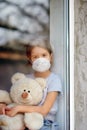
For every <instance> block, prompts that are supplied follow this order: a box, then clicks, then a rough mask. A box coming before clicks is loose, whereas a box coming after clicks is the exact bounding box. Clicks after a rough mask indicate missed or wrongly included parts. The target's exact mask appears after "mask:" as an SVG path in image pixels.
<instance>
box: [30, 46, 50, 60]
mask: <svg viewBox="0 0 87 130" xmlns="http://www.w3.org/2000/svg"><path fill="white" fill-rule="evenodd" d="M37 58H46V59H48V60H49V61H51V60H52V54H50V53H49V52H48V51H47V50H46V49H44V48H41V47H34V48H33V49H32V52H31V61H32V62H33V61H35V60H36V59H37Z"/></svg>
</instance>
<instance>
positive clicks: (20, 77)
mask: <svg viewBox="0 0 87 130" xmlns="http://www.w3.org/2000/svg"><path fill="white" fill-rule="evenodd" d="M23 78H25V75H24V74H23V73H19V72H17V73H15V74H14V75H13V76H12V77H11V82H12V84H14V83H15V82H16V81H18V80H20V79H23Z"/></svg>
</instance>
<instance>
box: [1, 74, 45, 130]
mask: <svg viewBox="0 0 87 130" xmlns="http://www.w3.org/2000/svg"><path fill="white" fill-rule="evenodd" d="M11 81H12V86H11V89H10V93H8V92H7V91H5V90H0V102H5V103H6V104H9V105H8V107H12V106H15V105H17V104H20V105H21V104H24V105H38V104H39V103H40V101H41V99H42V97H43V89H44V88H45V86H46V82H45V80H44V79H42V78H36V79H35V80H34V79H31V78H28V77H26V76H25V75H24V74H22V73H16V74H14V75H13V76H12V79H11ZM11 102H12V103H11ZM42 125H43V116H42V115H41V114H40V113H37V112H32V113H24V114H17V115H16V116H14V117H9V116H7V115H0V126H1V128H2V130H21V129H22V128H23V127H24V126H26V127H27V128H29V129H30V130H39V129H40V128H41V127H42Z"/></svg>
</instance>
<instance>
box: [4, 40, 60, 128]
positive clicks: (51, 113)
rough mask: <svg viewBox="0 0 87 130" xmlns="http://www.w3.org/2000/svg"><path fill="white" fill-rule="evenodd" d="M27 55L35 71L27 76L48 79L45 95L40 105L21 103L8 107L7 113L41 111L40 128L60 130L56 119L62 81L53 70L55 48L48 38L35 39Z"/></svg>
mask: <svg viewBox="0 0 87 130" xmlns="http://www.w3.org/2000/svg"><path fill="white" fill-rule="evenodd" d="M27 57H28V60H29V63H30V64H31V66H32V68H33V70H34V72H33V73H32V74H28V75H27V76H29V77H31V78H33V79H34V78H36V77H42V78H45V79H46V81H47V86H46V88H45V90H44V97H43V99H42V101H41V103H40V104H39V105H38V106H24V105H19V106H16V107H13V108H12V109H7V110H6V114H7V115H9V116H15V115H16V114H17V113H19V112H22V113H24V112H39V113H41V114H42V115H43V116H44V125H43V127H42V128H41V129H40V130H58V125H57V123H56V121H55V118H56V113H57V110H58V100H57V98H58V95H59V93H60V92H61V82H60V79H59V77H58V75H56V74H54V73H53V72H51V70H50V68H51V64H52V60H53V50H52V47H51V45H50V44H49V43H48V41H47V40H40V39H39V40H37V41H33V42H32V43H31V44H29V45H28V46H27Z"/></svg>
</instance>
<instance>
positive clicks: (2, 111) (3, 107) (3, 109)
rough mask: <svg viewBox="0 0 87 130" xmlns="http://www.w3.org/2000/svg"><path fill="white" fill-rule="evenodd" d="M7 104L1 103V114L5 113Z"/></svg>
mask: <svg viewBox="0 0 87 130" xmlns="http://www.w3.org/2000/svg"><path fill="white" fill-rule="evenodd" d="M5 108H6V104H4V103H0V114H5Z"/></svg>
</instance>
